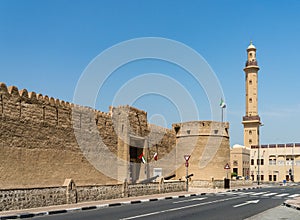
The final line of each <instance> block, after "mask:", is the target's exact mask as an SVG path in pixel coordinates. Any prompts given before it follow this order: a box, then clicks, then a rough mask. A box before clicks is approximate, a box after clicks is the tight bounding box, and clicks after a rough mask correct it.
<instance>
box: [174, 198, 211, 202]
mask: <svg viewBox="0 0 300 220" xmlns="http://www.w3.org/2000/svg"><path fill="white" fill-rule="evenodd" d="M203 199H207V197H203V198H194V199H188V200H182V201H176V202H173V203H174V204H176V203H182V202H192V201H201V200H203Z"/></svg>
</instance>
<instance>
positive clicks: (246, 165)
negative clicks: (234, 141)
mask: <svg viewBox="0 0 300 220" xmlns="http://www.w3.org/2000/svg"><path fill="white" fill-rule="evenodd" d="M230 164H231V168H232V169H231V170H232V172H233V173H236V175H237V176H242V177H244V178H245V179H249V177H250V148H247V147H245V146H241V145H234V146H233V147H232V148H231V150H230Z"/></svg>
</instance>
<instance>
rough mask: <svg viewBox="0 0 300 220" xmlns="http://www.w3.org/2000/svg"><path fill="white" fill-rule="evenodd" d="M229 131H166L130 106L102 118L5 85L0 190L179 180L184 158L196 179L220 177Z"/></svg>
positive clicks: (183, 126) (1, 88)
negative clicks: (67, 181) (67, 183)
mask: <svg viewBox="0 0 300 220" xmlns="http://www.w3.org/2000/svg"><path fill="white" fill-rule="evenodd" d="M228 128H229V125H228V123H221V122H212V121H197V122H185V123H178V124H174V125H173V128H172V129H167V128H162V127H160V126H156V125H152V124H149V123H148V121H147V113H146V112H145V111H143V110H139V109H136V108H134V107H131V106H119V107H110V109H109V112H108V113H105V112H101V111H97V110H95V109H92V108H89V107H83V106H78V105H75V104H72V103H68V102H65V101H62V100H59V99H55V98H52V97H48V96H45V95H41V94H36V93H35V92H28V91H27V90H25V89H23V90H18V88H17V87H15V86H11V87H8V88H7V86H6V85H5V84H4V83H0V129H1V133H0V161H1V166H0V189H10V188H12V189H18V188H36V187H56V186H61V185H62V184H63V183H64V180H65V179H73V180H74V181H75V182H76V184H77V185H78V186H85V185H109V184H117V183H120V182H124V181H125V179H127V180H128V181H129V182H130V179H132V173H133V171H134V172H135V175H136V177H135V180H134V181H136V180H137V181H136V182H138V181H140V180H143V179H146V178H149V177H152V176H153V175H154V174H153V169H154V168H161V169H162V175H163V176H168V175H172V174H176V177H175V178H176V179H181V177H182V176H184V175H185V167H184V159H183V155H184V154H186V153H189V154H192V157H191V160H190V164H191V166H190V170H191V172H194V175H195V177H194V178H195V179H204V180H207V179H211V178H216V179H222V178H223V176H224V169H223V167H224V165H225V164H226V162H229V134H228ZM191 143H194V146H195V147H194V148H193V150H192V151H191V152H187V151H186V149H187V146H191ZM131 148H137V149H134V150H136V151H137V153H136V155H134V156H133V155H131ZM141 152H143V153H144V156H145V157H146V159H147V163H146V164H143V163H142V162H141V159H139V158H138V155H139V154H140V153H141ZM155 153H157V154H158V161H154V158H153V156H154V154H155ZM132 161H133V162H134V163H133V164H132V163H131V162H132ZM133 165H134V166H135V167H133ZM199 167H200V168H199ZM133 168H134V169H133ZM134 181H133V183H134Z"/></svg>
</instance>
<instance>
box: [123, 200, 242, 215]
mask: <svg viewBox="0 0 300 220" xmlns="http://www.w3.org/2000/svg"><path fill="white" fill-rule="evenodd" d="M233 199H240V197H230V198H227V199H220V200H214V201H210V202H203V203H198V204H193V205H187V206H181V207H177V208H171V209H166V210H162V211H157V212H150V213H145V214H141V215H136V216H131V217H127V218H121V219H120V220H130V219H137V218H143V217H146V216H151V215H158V214H161V213H166V212H173V211H178V210H182V209H188V208H193V207H197V206H203V205H208V204H213V203H218V202H224V201H228V200H233Z"/></svg>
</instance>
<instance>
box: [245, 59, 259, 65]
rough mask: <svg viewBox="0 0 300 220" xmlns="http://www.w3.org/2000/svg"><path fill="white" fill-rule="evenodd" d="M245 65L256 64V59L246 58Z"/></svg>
mask: <svg viewBox="0 0 300 220" xmlns="http://www.w3.org/2000/svg"><path fill="white" fill-rule="evenodd" d="M247 66H257V61H256V60H247V61H246V67H247Z"/></svg>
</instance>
